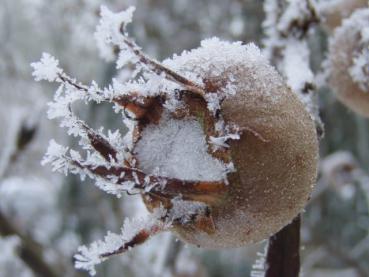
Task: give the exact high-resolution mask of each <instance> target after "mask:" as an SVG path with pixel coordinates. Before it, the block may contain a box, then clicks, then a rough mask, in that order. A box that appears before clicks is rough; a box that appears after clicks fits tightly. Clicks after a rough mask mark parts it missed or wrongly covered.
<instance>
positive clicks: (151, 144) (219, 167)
mask: <svg viewBox="0 0 369 277" xmlns="http://www.w3.org/2000/svg"><path fill="white" fill-rule="evenodd" d="M135 153H136V157H137V159H138V160H139V161H140V165H139V166H140V168H141V169H142V170H143V171H144V172H145V173H147V174H157V175H160V176H165V177H171V178H177V179H181V180H201V181H217V180H223V179H225V177H226V173H227V171H228V170H227V167H226V165H224V164H223V163H222V162H221V161H219V160H218V159H216V158H214V157H212V156H211V155H210V154H209V153H208V146H207V143H206V139H205V134H204V131H203V129H202V127H201V125H200V123H199V122H198V121H196V120H195V119H191V118H188V119H182V120H178V119H173V118H170V116H169V115H168V114H167V113H164V114H163V117H162V119H161V120H160V122H159V124H158V125H155V124H150V125H149V126H147V127H146V128H145V129H144V130H143V131H142V133H141V139H140V140H139V141H138V143H137V145H136V148H135Z"/></svg>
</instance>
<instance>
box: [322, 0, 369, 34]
mask: <svg viewBox="0 0 369 277" xmlns="http://www.w3.org/2000/svg"><path fill="white" fill-rule="evenodd" d="M365 7H368V0H329V1H322V2H320V4H319V12H320V14H321V16H322V19H323V20H322V23H323V26H324V27H325V28H326V29H327V30H328V31H330V32H332V31H333V30H334V29H335V28H337V27H339V26H340V25H341V24H342V21H343V19H345V18H347V17H349V16H350V15H351V14H352V13H353V12H354V11H355V10H357V9H360V8H365Z"/></svg>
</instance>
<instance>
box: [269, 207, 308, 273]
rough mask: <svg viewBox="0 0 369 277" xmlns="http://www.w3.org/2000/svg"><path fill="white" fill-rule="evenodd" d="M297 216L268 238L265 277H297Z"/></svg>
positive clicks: (298, 223) (298, 254)
mask: <svg viewBox="0 0 369 277" xmlns="http://www.w3.org/2000/svg"><path fill="white" fill-rule="evenodd" d="M300 226H301V215H300V214H299V215H298V216H297V217H296V218H295V219H294V220H293V221H292V222H291V223H290V224H288V225H287V226H285V227H284V228H283V229H281V230H280V231H279V232H277V233H276V234H274V235H273V236H271V237H270V238H269V246H268V253H267V258H266V263H267V268H266V272H265V277H279V276H284V277H297V276H299V272H300Z"/></svg>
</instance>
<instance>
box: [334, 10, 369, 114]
mask: <svg viewBox="0 0 369 277" xmlns="http://www.w3.org/2000/svg"><path fill="white" fill-rule="evenodd" d="M355 19H360V21H358V20H355ZM358 22H362V23H361V24H358ZM365 24H366V26H368V25H369V9H363V10H359V11H357V12H355V13H354V14H353V15H352V16H351V17H350V19H347V20H345V21H344V23H343V25H342V26H341V27H339V28H337V29H336V31H335V33H334V36H333V37H332V38H331V40H330V44H329V56H328V61H329V75H330V76H329V80H328V82H329V85H330V87H331V88H332V89H333V90H334V92H335V94H336V97H337V98H338V99H339V100H340V101H341V102H342V103H343V104H344V105H346V106H347V107H349V108H350V109H352V110H353V111H355V112H357V113H359V114H360V115H362V116H365V117H369V92H368V91H364V90H362V89H361V88H360V87H359V85H358V84H357V83H356V82H355V81H354V80H353V79H352V77H351V75H350V73H349V70H350V68H351V67H352V65H353V58H354V55H355V53H357V52H358V51H360V50H361V49H360V48H361V47H362V46H361V45H360V27H364V26H365ZM362 25H364V26H362Z"/></svg>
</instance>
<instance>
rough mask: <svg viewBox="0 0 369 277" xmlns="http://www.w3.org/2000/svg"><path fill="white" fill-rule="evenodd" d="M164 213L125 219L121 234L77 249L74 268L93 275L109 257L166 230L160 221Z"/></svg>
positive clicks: (108, 236) (161, 210)
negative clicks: (142, 217)
mask: <svg viewBox="0 0 369 277" xmlns="http://www.w3.org/2000/svg"><path fill="white" fill-rule="evenodd" d="M165 213H166V211H165V209H158V210H157V211H156V212H154V213H153V214H152V215H150V216H149V217H148V218H146V219H134V220H129V219H126V220H125V222H124V225H123V228H122V230H121V234H113V233H111V232H109V233H108V234H107V235H106V236H105V238H104V241H96V242H94V243H92V244H91V245H90V246H89V247H86V246H81V247H79V249H78V251H79V253H78V254H76V255H75V256H74V258H75V260H76V261H75V266H76V268H79V269H84V270H88V271H89V273H90V275H95V274H96V271H95V266H96V265H98V264H100V263H101V262H103V261H105V260H106V259H108V258H109V257H111V256H115V255H118V254H121V253H123V252H125V251H127V250H129V249H130V248H132V247H135V246H136V245H138V244H141V243H143V242H145V241H146V240H147V239H148V238H150V236H152V235H154V234H156V233H158V232H162V231H164V230H165V229H167V228H168V227H169V225H166V224H165V223H164V222H163V221H161V219H162V218H163V217H164V216H165Z"/></svg>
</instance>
